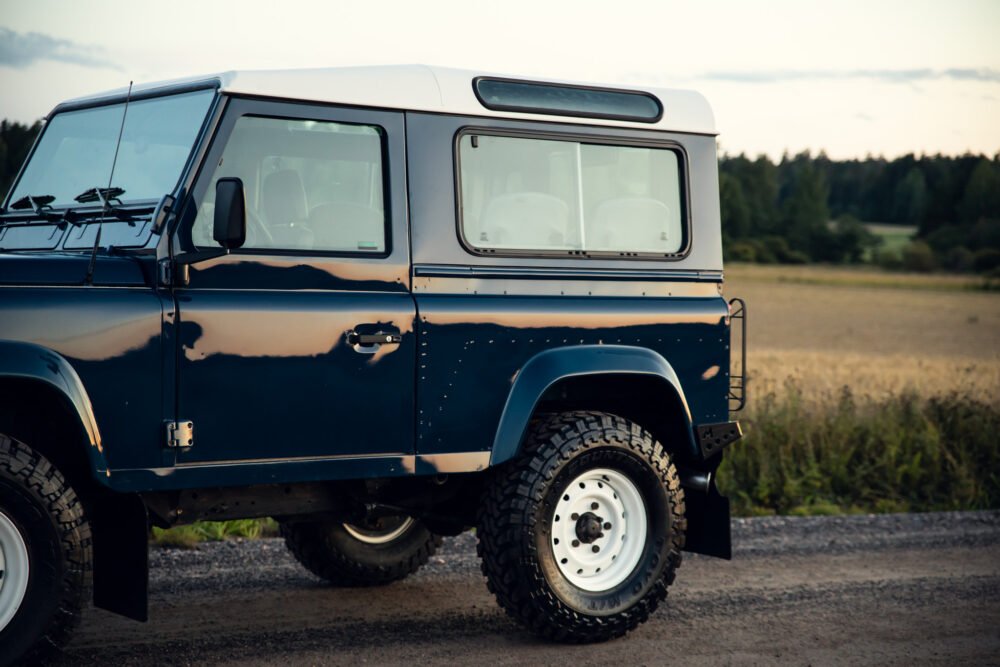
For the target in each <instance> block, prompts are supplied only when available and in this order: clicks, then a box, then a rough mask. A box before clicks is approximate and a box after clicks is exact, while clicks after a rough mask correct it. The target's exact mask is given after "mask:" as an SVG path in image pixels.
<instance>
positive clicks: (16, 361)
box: [0, 341, 108, 485]
mask: <svg viewBox="0 0 1000 667" xmlns="http://www.w3.org/2000/svg"><path fill="white" fill-rule="evenodd" d="M8 431H9V432H8ZM0 432H8V433H7V434H8V435H10V436H12V437H15V438H17V439H19V440H22V441H23V442H26V443H29V444H30V445H31V447H32V448H34V449H35V450H36V451H38V452H40V453H42V454H44V455H45V457H46V458H48V459H49V460H50V461H52V462H53V463H54V464H56V465H57V467H59V469H60V470H61V471H62V472H63V474H65V475H67V476H69V477H70V478H71V481H73V482H75V483H76V484H78V485H87V484H89V483H91V482H93V481H94V480H97V481H100V482H102V483H106V482H105V478H106V477H107V475H108V465H107V459H106V458H105V456H104V450H103V446H102V444H101V434H100V431H99V429H98V427H97V420H96V418H95V417H94V409H93V406H92V405H91V402H90V397H89V396H88V394H87V391H86V389H85V388H84V386H83V382H82V381H81V380H80V376H79V375H77V373H76V371H75V370H74V369H73V366H72V365H71V364H70V363H69V362H68V361H67V360H66V359H65V358H64V357H63V356H62V355H60V354H58V353H57V352H54V351H52V350H50V349H48V348H45V347H42V346H40V345H35V344H33V343H24V342H17V341H0Z"/></svg>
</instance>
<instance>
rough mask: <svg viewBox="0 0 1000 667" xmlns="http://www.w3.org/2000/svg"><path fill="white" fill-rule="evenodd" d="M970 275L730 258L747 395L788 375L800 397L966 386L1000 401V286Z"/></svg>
mask: <svg viewBox="0 0 1000 667" xmlns="http://www.w3.org/2000/svg"><path fill="white" fill-rule="evenodd" d="M980 284H981V283H980V282H979V280H978V279H976V278H967V277H962V276H935V275H907V274H894V273H884V272H878V271H861V270H855V269H837V268H828V267H811V266H794V267H784V266H759V265H758V266H754V265H736V266H732V267H730V268H729V269H728V270H727V274H726V289H725V291H726V295H727V296H730V297H732V296H740V297H743V298H744V299H746V301H747V303H748V312H749V319H748V325H749V337H748V345H749V364H748V367H749V371H750V373H749V375H750V383H751V391H752V392H753V395H755V396H758V397H759V396H763V395H766V394H767V393H769V392H776V393H781V392H782V391H783V390H784V387H785V384H786V382H787V381H789V380H791V381H793V382H794V383H795V384H796V385H797V386H798V388H799V389H800V390H801V391H802V393H803V395H804V397H805V398H807V399H810V398H812V399H823V398H829V396H830V395H831V392H833V393H835V392H837V391H839V390H840V389H841V388H842V387H844V386H847V387H850V388H851V390H852V391H853V392H854V393H855V394H858V395H862V396H863V395H870V396H872V397H873V398H877V397H880V396H885V395H887V394H894V393H895V394H898V393H900V392H902V391H904V390H914V391H915V392H916V393H917V394H919V395H921V396H936V395H942V394H948V393H954V392H958V393H962V394H970V395H973V396H976V397H978V398H979V399H980V400H985V401H987V402H991V403H997V402H1000V293H998V292H995V291H984V290H982V289H977V288H978V287H979V286H980Z"/></svg>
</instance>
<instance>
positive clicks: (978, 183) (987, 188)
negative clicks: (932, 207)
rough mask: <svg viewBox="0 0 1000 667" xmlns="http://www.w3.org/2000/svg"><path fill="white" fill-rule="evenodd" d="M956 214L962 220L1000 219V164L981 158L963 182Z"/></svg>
mask: <svg viewBox="0 0 1000 667" xmlns="http://www.w3.org/2000/svg"><path fill="white" fill-rule="evenodd" d="M958 216H959V219H960V220H961V221H963V222H976V221H977V220H979V219H980V218H993V219H1000V166H998V165H996V164H994V163H993V162H991V161H990V160H987V159H986V158H985V157H984V158H981V159H980V160H979V161H978V162H977V163H976V166H975V167H974V168H973V170H972V173H971V174H970V175H969V180H968V181H967V182H966V184H965V191H964V192H963V194H962V200H961V201H960V202H959V204H958Z"/></svg>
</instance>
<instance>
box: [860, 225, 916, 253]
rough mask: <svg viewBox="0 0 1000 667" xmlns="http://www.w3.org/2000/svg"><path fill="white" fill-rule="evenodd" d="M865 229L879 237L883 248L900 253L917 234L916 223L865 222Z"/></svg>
mask: <svg viewBox="0 0 1000 667" xmlns="http://www.w3.org/2000/svg"><path fill="white" fill-rule="evenodd" d="M865 229H867V230H868V231H869V232H871V233H872V234H874V235H875V236H876V237H878V240H879V245H880V247H881V249H882V250H887V251H890V252H895V253H900V252H902V250H903V248H904V247H905V246H906V244H907V243H909V242H910V241H911V240H912V239H913V237H914V236H916V234H917V227H916V225H890V224H885V223H878V222H869V223H865Z"/></svg>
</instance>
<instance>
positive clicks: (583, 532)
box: [576, 512, 604, 544]
mask: <svg viewBox="0 0 1000 667" xmlns="http://www.w3.org/2000/svg"><path fill="white" fill-rule="evenodd" d="M603 525H604V519H602V518H601V517H599V516H597V515H596V514H594V513H593V512H586V513H585V514H583V515H582V516H581V517H580V518H579V519H577V522H576V536H577V537H578V538H579V540H580V541H581V542H583V543H584V544H590V543H591V542H593V541H594V540H598V539H600V538H602V537H604V532H603V531H602V530H601V528H602V526H603Z"/></svg>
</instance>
